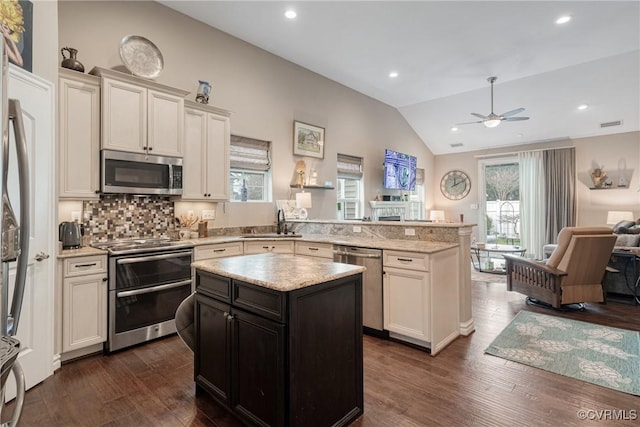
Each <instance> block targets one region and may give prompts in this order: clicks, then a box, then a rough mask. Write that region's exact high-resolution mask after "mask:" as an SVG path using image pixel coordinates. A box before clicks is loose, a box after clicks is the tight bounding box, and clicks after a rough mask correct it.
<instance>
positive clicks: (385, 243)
mask: <svg viewBox="0 0 640 427" xmlns="http://www.w3.org/2000/svg"><path fill="white" fill-rule="evenodd" d="M281 236H282V235H281ZM256 240H257V241H265V240H268V241H273V240H284V241H290V240H293V241H302V242H316V243H329V244H334V245H348V246H358V247H362V248H371V249H386V250H395V251H404V252H418V253H426V254H432V253H436V252H441V251H444V250H447V249H451V248H455V247H458V243H447V242H431V241H425V240H409V239H406V240H405V239H381V238H375V237H355V236H338V235H334V234H333V235H332V234H303V235H302V236H301V237H276V236H275V235H274V236H271V237H270V236H267V235H265V237H251V238H245V237H242V236H211V237H201V238H198V239H189V240H186V241H188V242H191V243H193V244H194V245H195V246H199V245H210V244H216V243H230V242H250V241H256ZM106 253H107V251H105V250H101V249H96V248H93V247H90V246H84V247H82V248H80V249H65V250H62V249H60V250H59V251H58V258H59V259H62V258H71V257H79V256H85V255H102V254H106Z"/></svg>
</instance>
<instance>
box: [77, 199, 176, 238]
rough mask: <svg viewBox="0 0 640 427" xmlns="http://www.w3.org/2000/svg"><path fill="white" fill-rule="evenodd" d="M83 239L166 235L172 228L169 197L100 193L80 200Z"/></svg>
mask: <svg viewBox="0 0 640 427" xmlns="http://www.w3.org/2000/svg"><path fill="white" fill-rule="evenodd" d="M83 212H84V218H83V224H84V228H85V240H86V241H89V242H95V241H105V240H111V239H130V238H136V237H160V236H166V235H167V231H169V230H173V229H174V225H173V218H174V207H173V201H172V200H171V198H169V197H159V196H134V195H128V194H117V195H116V194H114V195H103V196H102V197H101V198H100V200H96V201H93V200H85V201H84V202H83Z"/></svg>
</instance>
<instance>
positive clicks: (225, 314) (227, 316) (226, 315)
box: [222, 311, 229, 319]
mask: <svg viewBox="0 0 640 427" xmlns="http://www.w3.org/2000/svg"><path fill="white" fill-rule="evenodd" d="M222 315H223V316H224V318H225V319H228V318H229V313H227V312H226V311H225V312H224V313H222Z"/></svg>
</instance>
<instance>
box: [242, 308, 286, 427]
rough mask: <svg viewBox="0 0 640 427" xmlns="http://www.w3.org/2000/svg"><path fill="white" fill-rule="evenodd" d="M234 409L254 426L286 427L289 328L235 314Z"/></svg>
mask: <svg viewBox="0 0 640 427" xmlns="http://www.w3.org/2000/svg"><path fill="white" fill-rule="evenodd" d="M233 318H234V322H233V335H232V336H233V338H232V342H233V344H232V347H231V348H232V360H233V369H232V378H233V399H232V402H233V403H232V407H233V408H234V409H236V410H237V411H239V412H241V413H242V415H243V416H244V417H247V418H249V419H251V421H252V422H251V424H256V425H270V426H284V425H285V424H284V419H285V412H284V402H285V398H284V396H285V389H284V386H285V375H284V367H285V335H284V331H285V327H284V325H283V324H280V323H276V322H273V321H270V320H267V319H264V318H262V317H258V316H255V315H253V314H250V313H247V312H245V311H242V310H234V311H233Z"/></svg>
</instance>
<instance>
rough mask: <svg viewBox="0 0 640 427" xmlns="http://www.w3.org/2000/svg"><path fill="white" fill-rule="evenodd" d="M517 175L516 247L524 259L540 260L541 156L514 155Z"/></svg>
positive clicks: (542, 211)
mask: <svg viewBox="0 0 640 427" xmlns="http://www.w3.org/2000/svg"><path fill="white" fill-rule="evenodd" d="M518 164H519V173H520V244H521V246H522V247H524V248H526V249H527V257H529V258H535V259H541V258H542V256H543V253H542V247H543V246H544V244H545V212H546V197H545V194H544V193H545V173H544V153H543V152H542V151H527V152H520V153H518Z"/></svg>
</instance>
